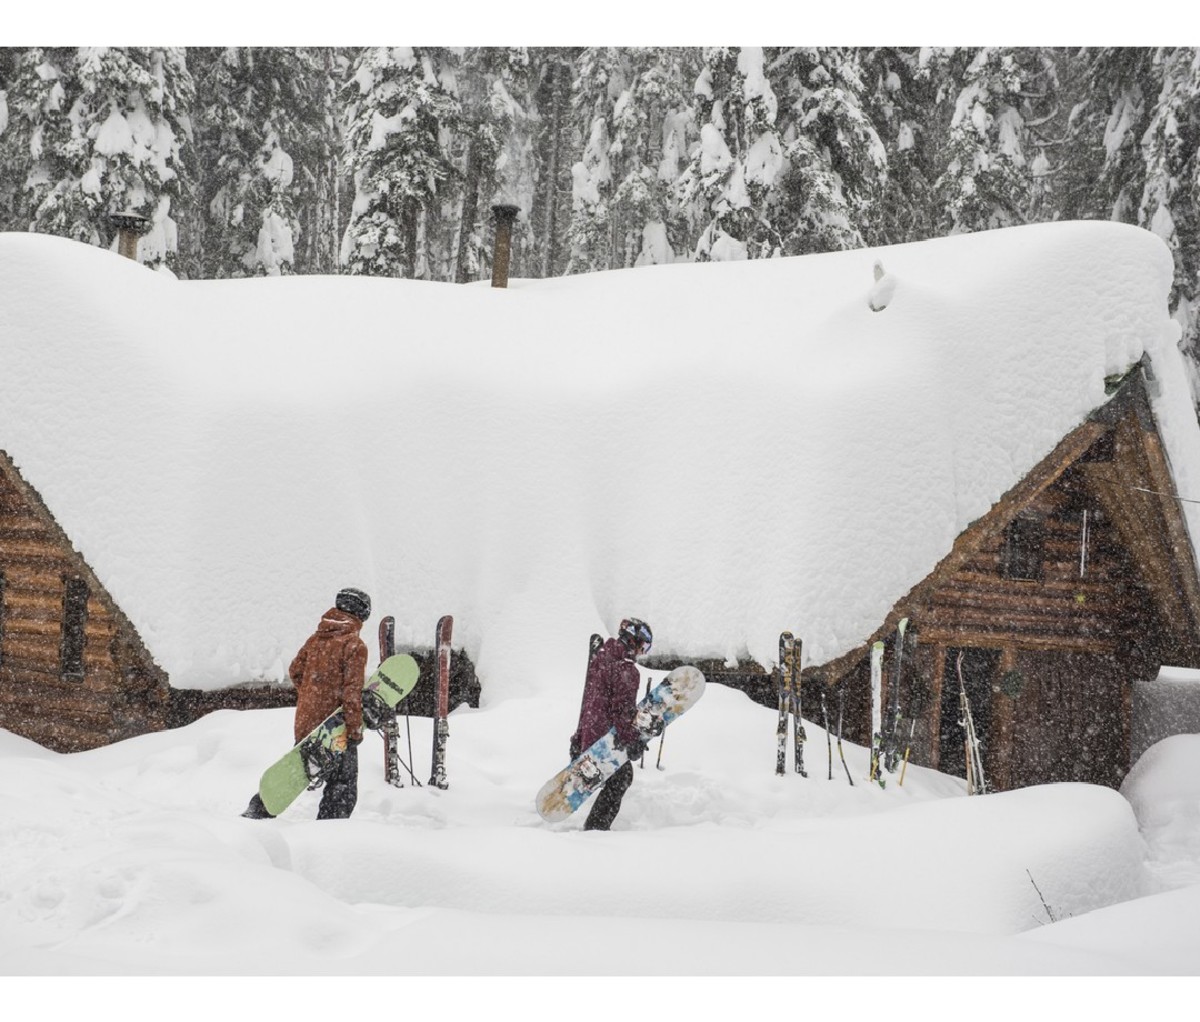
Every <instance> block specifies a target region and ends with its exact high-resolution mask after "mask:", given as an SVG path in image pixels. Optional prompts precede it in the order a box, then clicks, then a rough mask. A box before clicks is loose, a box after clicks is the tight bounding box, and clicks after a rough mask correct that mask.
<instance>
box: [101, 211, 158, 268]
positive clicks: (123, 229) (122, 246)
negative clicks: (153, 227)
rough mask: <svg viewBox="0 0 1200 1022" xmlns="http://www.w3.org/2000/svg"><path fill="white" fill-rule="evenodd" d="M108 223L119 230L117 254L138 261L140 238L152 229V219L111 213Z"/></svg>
mask: <svg viewBox="0 0 1200 1022" xmlns="http://www.w3.org/2000/svg"><path fill="white" fill-rule="evenodd" d="M108 222H109V223H110V224H111V225H112V226H113V227H115V228H116V229H117V254H118V255H123V256H125V257H126V258H127V259H132V260H133V261H134V262H137V261H138V254H137V251H138V238H140V237H141V236H142V235H143V234H145V233H146V232H147V231H148V230H149V229H150V218H149V217H145V216H142V215H141V214H140V213H109V214H108Z"/></svg>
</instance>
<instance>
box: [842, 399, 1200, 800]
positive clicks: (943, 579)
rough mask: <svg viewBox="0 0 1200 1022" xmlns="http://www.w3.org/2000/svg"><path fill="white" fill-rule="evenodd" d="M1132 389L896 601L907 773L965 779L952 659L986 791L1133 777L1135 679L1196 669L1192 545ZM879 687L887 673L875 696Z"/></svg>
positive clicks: (1149, 422) (1114, 782) (1144, 407)
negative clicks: (911, 712) (907, 645)
mask: <svg viewBox="0 0 1200 1022" xmlns="http://www.w3.org/2000/svg"><path fill="white" fill-rule="evenodd" d="M1134 382H1135V384H1136V385H1135V386H1134V387H1132V388H1131V390H1130V391H1129V393H1128V394H1127V395H1126V397H1125V400H1124V401H1122V402H1120V403H1116V402H1114V405H1115V407H1114V408H1110V409H1108V421H1107V422H1100V423H1088V424H1086V426H1087V427H1088V430H1089V431H1087V432H1084V433H1081V436H1083V438H1084V439H1085V440H1087V441H1088V442H1087V444H1086V446H1084V447H1082V449H1081V448H1080V447H1079V445H1072V444H1071V443H1070V439H1071V438H1069V437H1068V438H1067V440H1065V441H1064V444H1063V445H1062V447H1061V448H1060V450H1059V451H1058V452H1057V453H1056V455H1055V456H1053V457H1051V458H1049V459H1047V461H1046V462H1044V463H1043V464H1042V465H1041V466H1039V468H1038V469H1037V470H1035V472H1034V473H1031V477H1030V479H1029V480H1026V482H1025V483H1023V484H1022V485H1023V486H1024V487H1025V488H1026V490H1027V493H1025V494H1024V495H1022V499H1021V500H1019V501H1016V502H1013V503H1010V504H1009V506H1005V501H1003V500H1002V501H1001V503H1000V504H999V505H997V508H994V509H993V512H991V513H989V515H988V516H985V518H984V519H981V520H980V522H977V523H976V524H975V525H973V526H972V528H971V529H970V530H968V533H964V537H961V539H963V542H962V543H961V544H956V549H958V548H961V552H960V554H959V555H957V556H954V557H951V558H948V559H947V563H948V565H949V570H945V571H942V572H935V573H934V575H933V576H931V577H930V579H927V580H926V582H925V583H923V584H922V585H921V586H918V587H917V588H916V589H914V591H913V593H911V594H910V598H909V599H908V600H907V601H902V604H901V606H904V607H905V608H907V609H906V610H905V613H909V614H912V615H913V617H914V618H915V620H916V621H917V622H918V624H919V636H920V646H919V647H918V650H917V653H916V655H915V656H913V658H912V664H911V667H912V670H911V671H909V672H907V674H906V681H905V684H906V685H907V689H906V690H902V691H904V696H905V700H906V701H907V702H909V703H915V704H917V705H918V706H919V707H920V709H919V717H918V720H917V725H916V729H915V733H914V736H913V737H914V745H913V756H912V758H913V760H914V761H915V762H918V763H922V764H924V765H926V766H932V767H936V768H938V769H941V770H943V771H945V772H949V773H958V774H960V775H961V774H962V773H963V770H962V758H963V756H962V750H961V742H962V729H961V727H960V725H959V723H958V717H959V709H958V685H959V682H958V677H957V670H956V664H957V657H958V654H959V653H960V652H962V653H963V654H964V661H963V662H964V665H965V670H964V681H965V682H966V685H967V690H968V695H969V697H970V699H971V702H972V713H973V715H974V717H975V719H976V725H977V727H979V726H980V724H981V723H982V727H981V728H980V730H981V731H982V732H983V734H982V737H983V741H984V766H985V771H986V775H987V778H988V781H989V783H990V784H991V786H992V787H993V788H995V789H998V790H1004V789H1008V788H1016V787H1022V786H1025V785H1029V784H1039V783H1048V782H1052V781H1065V780H1074V781H1088V782H1092V783H1098V784H1106V785H1110V786H1114V787H1115V786H1118V785H1119V784H1120V782H1121V780H1122V779H1123V778H1124V776H1125V774H1126V773H1127V772H1128V769H1129V767H1130V765H1131V764H1130V762H1129V746H1130V731H1131V722H1132V721H1131V718H1132V686H1133V683H1134V682H1135V681H1136V680H1140V679H1145V678H1151V677H1153V676H1154V675H1155V674H1156V673H1157V671H1158V669H1159V667H1160V666H1161V665H1162V664H1164V663H1174V664H1181V665H1187V664H1191V663H1195V662H1197V660H1198V659H1200V652H1198V650H1197V646H1196V638H1197V635H1198V633H1200V628H1198V627H1197V613H1196V609H1197V606H1198V604H1200V601H1198V600H1197V589H1196V567H1195V563H1194V558H1193V556H1192V553H1191V544H1190V541H1189V540H1188V537H1187V534H1186V527H1185V526H1184V524H1183V521H1182V516H1180V515H1179V514H1178V510H1177V505H1176V504H1175V503H1174V501H1173V499H1171V498H1169V497H1166V496H1164V495H1165V494H1169V493H1170V492H1171V486H1170V480H1171V475H1170V471H1169V467H1168V465H1167V462H1166V458H1165V455H1164V454H1163V451H1162V446H1161V440H1160V439H1159V437H1158V435H1157V431H1156V428H1155V426H1154V423H1153V418H1152V416H1151V415H1150V414H1149V410H1148V404H1147V402H1146V400H1145V394H1144V391H1142V389H1141V385H1140V378H1139V379H1138V380H1135V381H1134ZM1098 427H1099V428H1098ZM1081 429H1082V427H1081ZM1038 477H1040V478H1041V480H1042V482H1043V485H1041V486H1038V485H1037V479H1038ZM1031 480H1032V483H1031ZM1148 490H1152V491H1154V492H1152V493H1148V492H1146V491H1148ZM1006 499H1007V498H1006ZM972 533H973V535H972ZM891 645H892V643H889V649H888V656H889V658H890V657H891V655H892V649H891ZM858 672H859V673H861V667H859V668H858ZM889 682H890V672H888V671H886V670H885V672H884V683H885V691H886V687H887V684H888V683H889ZM851 684H856V682H854V681H853V680H852V681H851Z"/></svg>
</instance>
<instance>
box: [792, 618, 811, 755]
mask: <svg viewBox="0 0 1200 1022" xmlns="http://www.w3.org/2000/svg"><path fill="white" fill-rule="evenodd" d="M803 650H804V643H803V642H802V641H801V640H800V639H797V640H795V642H794V643H793V644H792V647H791V650H790V653H791V664H790V665H789V673H790V676H791V694H790V696H789V699H790V702H791V704H792V746H793V759H794V760H795V762H794V764H793V765H794V766H795V768H796V773H798V774H799V775H800V776H801V777H807V776H808V771H807V770H805V769H804V742H805V740H806V739H807V738H808V735H807V734H806V733H805V731H804V718H803V717H801V716H800V659H801V655H802V653H803Z"/></svg>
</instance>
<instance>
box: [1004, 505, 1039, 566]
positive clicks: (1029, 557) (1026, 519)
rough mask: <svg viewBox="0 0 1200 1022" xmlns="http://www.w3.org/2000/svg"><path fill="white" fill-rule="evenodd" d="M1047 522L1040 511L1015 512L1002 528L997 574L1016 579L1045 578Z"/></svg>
mask: <svg viewBox="0 0 1200 1022" xmlns="http://www.w3.org/2000/svg"><path fill="white" fill-rule="evenodd" d="M1045 562H1046V522H1045V519H1044V518H1043V517H1042V516H1041V515H1035V514H1020V515H1017V517H1016V518H1014V519H1013V520H1012V521H1011V522H1009V523H1008V526H1007V527H1006V528H1005V530H1004V542H1003V544H1002V546H1001V548H1000V574H1001V576H1002V577H1004V578H1007V579H1013V580H1015V581H1019V582H1040V581H1042V579H1043V578H1045V571H1046V568H1045Z"/></svg>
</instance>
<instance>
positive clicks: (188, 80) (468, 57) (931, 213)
mask: <svg viewBox="0 0 1200 1022" xmlns="http://www.w3.org/2000/svg"><path fill="white" fill-rule="evenodd" d="M1198 150H1200V57H1198V51H1197V49H1196V48H1190V47H1187V48H1185V47H1157V48H1151V47H1078V48H1071V47H1024V48H1022V47H967V48H963V47H958V48H956V47H928V48H917V47H834V46H825V47H808V48H779V47H769V46H767V47H462V48H454V47H415V46H414V47H403V46H401V47H371V48H365V49H353V48H339V47H327V48H296V47H287V48H285V47H271V48H263V47H224V48H222V47H176V48H171V47H161V48H154V47H122V48H115V47H109V48H104V47H24V48H13V47H10V48H3V49H0V230H6V231H39V232H45V233H52V234H58V235H63V236H66V237H70V238H74V239H77V240H79V241H83V242H86V243H89V244H95V245H105V246H109V245H112V244H113V243H114V229H113V227H112V226H111V224H110V223H109V221H108V219H107V218H108V215H109V214H111V213H114V212H122V211H127V212H135V213H139V214H141V215H143V216H145V217H147V218H148V219H149V221H150V228H149V231H148V233H147V234H146V235H145V236H144V237H143V239H142V243H141V256H142V258H143V261H145V262H146V263H148V264H149V265H152V266H156V267H160V268H164V269H166V270H169V271H170V272H172V273H174V274H175V275H177V276H178V277H181V278H214V277H235V276H250V275H264V274H283V273H301V274H304V273H324V274H330V273H358V274H373V275H383V276H403V277H415V278H422V279H429V280H441V281H456V282H467V281H472V280H478V279H483V278H486V277H488V276H489V275H490V272H491V267H490V256H491V251H490V249H491V238H492V212H491V209H492V206H493V205H495V204H511V205H515V206H517V207H518V208H519V210H520V213H519V218H518V221H517V224H516V227H515V230H514V235H513V247H512V265H511V272H512V274H513V275H514V276H518V277H547V276H556V275H560V274H568V273H582V272H588V271H592V270H601V269H609V268H616V267H630V266H640V265H646V264H652V263H664V262H674V261H699V260H722V259H762V258H772V257H776V256H785V255H798V254H804V253H811V252H825V251H831V250H837V249H851V248H859V247H863V246H876V245H887V244H895V243H900V242H907V241H916V240H921V239H925V238H931V237H937V236H942V235H947V234H953V233H958V232H964V231H978V230H986V229H990V228H997V227H1007V226H1012V225H1017V224H1024V223H1032V222H1039V221H1052V220H1066V219H1112V220H1119V221H1123V222H1126V223H1131V224H1137V225H1140V226H1142V227H1145V228H1147V229H1149V230H1151V231H1153V232H1154V233H1155V234H1157V235H1158V236H1159V237H1161V238H1162V239H1163V241H1164V242H1166V244H1167V245H1168V246H1169V247H1170V249H1171V250H1172V252H1173V254H1174V258H1175V279H1174V286H1173V289H1172V294H1171V305H1172V312H1173V314H1174V315H1175V316H1176V318H1177V319H1178V320H1179V321H1180V323H1181V325H1182V327H1183V340H1182V342H1181V343H1182V346H1183V348H1184V350H1185V351H1186V352H1187V353H1188V354H1189V355H1190V356H1191V359H1190V363H1191V365H1192V366H1193V367H1195V366H1196V365H1198V364H1200V361H1198V356H1200V324H1198V322H1197V319H1198V317H1197V315H1196V314H1195V312H1194V311H1193V310H1194V306H1195V303H1196V302H1197V297H1198V295H1197V293H1198V291H1200V284H1198V278H1197V273H1198V271H1200V231H1198V227H1200V224H1198V222H1197V221H1198V214H1197V206H1198V201H1200V166H1198V162H1197V159H1198ZM1193 378H1194V381H1195V380H1196V379H1200V374H1197V373H1196V372H1195V370H1194V369H1193ZM1194 389H1195V388H1194Z"/></svg>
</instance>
